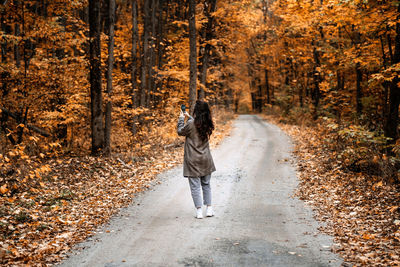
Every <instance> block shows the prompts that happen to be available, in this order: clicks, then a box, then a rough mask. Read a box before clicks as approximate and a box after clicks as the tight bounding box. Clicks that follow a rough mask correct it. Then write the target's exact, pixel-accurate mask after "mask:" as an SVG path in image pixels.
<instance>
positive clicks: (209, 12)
mask: <svg viewBox="0 0 400 267" xmlns="http://www.w3.org/2000/svg"><path fill="white" fill-rule="evenodd" d="M210 2H211V6H210V8H209V9H208V6H205V7H204V13H205V16H206V17H207V19H208V20H207V25H206V27H205V38H204V39H205V40H204V42H205V43H206V45H205V47H204V52H203V56H202V59H201V68H200V70H201V73H200V74H201V76H200V83H201V87H200V94H199V99H201V100H204V97H205V94H204V89H205V88H206V83H207V69H208V61H209V57H210V51H211V45H210V44H209V43H208V42H209V41H210V40H211V39H212V37H213V21H214V15H213V13H214V12H215V9H216V6H217V0H211V1H210ZM206 3H207V2H206Z"/></svg>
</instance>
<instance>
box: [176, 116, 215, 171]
mask: <svg viewBox="0 0 400 267" xmlns="http://www.w3.org/2000/svg"><path fill="white" fill-rule="evenodd" d="M178 135H181V136H186V140H185V150H184V158H183V176H185V177H201V176H206V175H209V174H211V173H212V172H214V171H215V166H214V161H213V158H212V156H211V153H210V146H209V143H208V140H205V141H203V140H201V139H200V137H199V134H198V133H197V129H196V126H195V125H194V119H193V118H189V119H188V120H187V122H186V123H185V118H184V117H179V120H178Z"/></svg>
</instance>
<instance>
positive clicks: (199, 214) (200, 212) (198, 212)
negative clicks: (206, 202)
mask: <svg viewBox="0 0 400 267" xmlns="http://www.w3.org/2000/svg"><path fill="white" fill-rule="evenodd" d="M196 218H197V219H203V209H202V208H198V209H197V210H196Z"/></svg>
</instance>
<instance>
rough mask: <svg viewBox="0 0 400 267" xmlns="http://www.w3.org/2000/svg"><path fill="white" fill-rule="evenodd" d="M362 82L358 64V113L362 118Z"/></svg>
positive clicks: (358, 64)
mask: <svg viewBox="0 0 400 267" xmlns="http://www.w3.org/2000/svg"><path fill="white" fill-rule="evenodd" d="M361 81H362V71H361V67H360V63H357V64H356V90H357V92H356V111H357V115H358V116H360V115H361V112H362V103H361V98H362V89H361Z"/></svg>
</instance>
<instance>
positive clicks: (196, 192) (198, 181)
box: [188, 174, 211, 208]
mask: <svg viewBox="0 0 400 267" xmlns="http://www.w3.org/2000/svg"><path fill="white" fill-rule="evenodd" d="M188 180H189V185H190V191H191V192H192V198H193V202H194V206H195V207H196V208H200V207H202V206H203V205H202V202H203V201H204V202H203V203H204V205H207V206H211V185H210V180H211V174H209V175H207V176H202V177H189V178H188ZM201 191H203V201H202V197H201Z"/></svg>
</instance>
